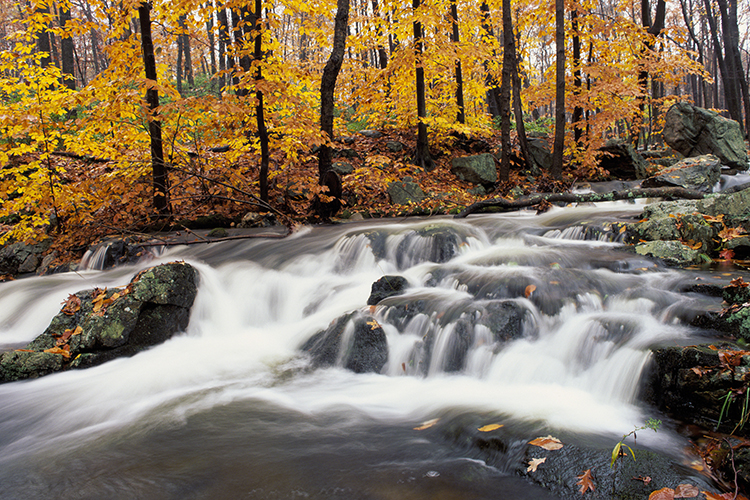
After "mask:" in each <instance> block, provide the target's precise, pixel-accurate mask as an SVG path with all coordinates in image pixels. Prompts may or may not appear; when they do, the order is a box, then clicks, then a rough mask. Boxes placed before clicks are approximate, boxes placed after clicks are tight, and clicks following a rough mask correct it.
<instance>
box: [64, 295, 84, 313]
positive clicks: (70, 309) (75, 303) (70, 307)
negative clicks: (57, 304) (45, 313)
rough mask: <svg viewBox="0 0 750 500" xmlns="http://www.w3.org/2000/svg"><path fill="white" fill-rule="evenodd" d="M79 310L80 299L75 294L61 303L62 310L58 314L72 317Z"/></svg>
mask: <svg viewBox="0 0 750 500" xmlns="http://www.w3.org/2000/svg"><path fill="white" fill-rule="evenodd" d="M80 310H81V299H80V298H78V296H77V295H75V294H72V293H71V294H70V295H68V298H67V299H66V300H65V302H63V308H62V310H61V311H60V312H62V313H63V314H65V315H67V316H73V315H74V314H75V313H77V312H78V311H80Z"/></svg>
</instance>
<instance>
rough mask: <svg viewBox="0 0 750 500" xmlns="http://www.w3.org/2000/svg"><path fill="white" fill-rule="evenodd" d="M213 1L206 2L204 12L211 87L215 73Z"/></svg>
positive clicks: (213, 84)
mask: <svg viewBox="0 0 750 500" xmlns="http://www.w3.org/2000/svg"><path fill="white" fill-rule="evenodd" d="M213 11H214V9H213V1H212V2H210V3H206V12H207V13H208V19H207V20H206V36H207V37H208V51H209V57H210V61H211V89H214V88H215V86H216V81H215V80H214V76H215V75H216V37H214V15H213Z"/></svg>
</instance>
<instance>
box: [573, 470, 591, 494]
mask: <svg viewBox="0 0 750 500" xmlns="http://www.w3.org/2000/svg"><path fill="white" fill-rule="evenodd" d="M576 477H577V478H578V482H577V483H576V484H577V485H579V486H580V488H579V490H578V491H580V492H581V495H585V494H586V492H587V491H594V490H596V486H595V485H594V478H593V476H592V475H591V469H586V470H585V471H583V472H582V473H581V474H580V475H578V476H576Z"/></svg>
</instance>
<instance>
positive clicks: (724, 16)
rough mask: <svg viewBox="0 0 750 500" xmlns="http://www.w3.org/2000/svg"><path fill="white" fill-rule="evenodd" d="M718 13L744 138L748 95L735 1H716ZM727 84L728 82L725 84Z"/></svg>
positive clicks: (749, 116)
mask: <svg viewBox="0 0 750 500" xmlns="http://www.w3.org/2000/svg"><path fill="white" fill-rule="evenodd" d="M717 3H718V4H719V11H720V12H721V30H722V32H723V34H724V54H725V56H726V57H725V64H726V67H727V76H728V77H729V81H730V82H731V85H733V86H734V88H733V90H732V92H734V93H735V95H736V96H737V97H736V100H737V108H738V109H737V117H736V118H735V120H737V121H738V122H739V123H740V125H743V122H742V111H741V110H742V106H741V105H740V102H739V101H740V95H742V100H743V101H744V104H745V123H744V127H743V128H744V129H745V136H746V137H747V135H748V132H749V131H750V95H748V86H747V80H745V78H744V76H745V75H744V70H743V68H742V56H741V55H740V32H739V26H738V24H737V0H717ZM726 84H729V82H726Z"/></svg>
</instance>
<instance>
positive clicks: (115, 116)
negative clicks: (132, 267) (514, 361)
mask: <svg viewBox="0 0 750 500" xmlns="http://www.w3.org/2000/svg"><path fill="white" fill-rule="evenodd" d="M0 1H2V6H3V9H2V11H1V12H0V16H2V17H3V19H2V21H1V22H0V30H2V31H0V37H1V38H0V50H1V52H0V95H1V96H2V108H0V115H1V116H2V121H1V122H0V124H1V128H0V165H2V175H0V184H1V186H2V191H1V192H0V202H1V203H2V204H1V205H0V217H2V220H3V221H4V223H5V224H7V225H8V227H7V229H8V230H7V231H6V232H5V233H4V236H3V239H4V240H5V241H7V240H8V239H9V238H16V239H19V240H32V239H38V238H39V237H40V235H43V234H44V231H50V230H52V229H54V230H56V231H58V232H60V233H62V234H65V233H66V231H72V230H73V229H74V228H82V227H98V228H99V229H98V232H105V231H106V230H107V227H108V225H109V226H116V227H117V228H127V227H133V228H134V227H144V226H146V225H147V223H148V221H151V220H154V215H155V213H156V210H155V209H154V206H153V203H152V202H153V200H155V199H156V200H159V199H162V200H163V199H168V201H169V207H170V209H171V211H172V213H173V214H174V215H173V217H174V218H180V217H194V216H196V215H200V214H202V213H212V214H227V215H230V214H232V213H235V212H236V210H237V206H242V207H244V208H245V209H250V208H253V207H254V208H255V209H259V210H263V211H267V210H271V211H275V212H277V213H279V214H282V213H290V212H294V211H295V210H297V211H298V210H300V208H299V207H295V205H294V203H292V202H291V201H290V199H292V198H295V196H292V195H290V193H302V194H301V196H302V197H303V198H304V197H305V196H307V199H308V200H309V199H312V197H313V196H315V195H316V194H319V193H320V190H321V187H320V186H319V182H318V180H319V179H318V164H317V162H316V160H317V153H318V150H319V148H320V147H321V146H326V145H330V144H331V141H332V138H333V139H335V138H336V137H341V136H346V135H348V134H351V133H353V132H356V131H358V130H361V129H364V128H367V129H387V130H400V131H404V133H408V134H410V135H413V136H414V137H416V135H417V130H418V129H421V130H425V129H426V130H427V132H428V135H429V141H428V142H429V146H427V147H428V150H425V151H422V153H423V154H440V151H441V149H445V148H447V147H450V144H451V141H453V140H455V138H456V137H465V136H479V137H486V136H490V135H493V134H495V131H496V130H500V129H501V127H502V125H503V121H506V122H507V118H505V117H507V116H510V120H512V121H514V122H517V121H519V120H520V121H521V123H522V124H523V123H524V122H525V124H526V129H529V130H537V131H538V130H542V131H545V132H546V133H547V134H548V135H549V137H550V138H551V137H553V136H554V132H555V128H558V130H559V126H558V127H555V124H554V120H553V116H554V113H555V108H556V106H555V104H556V92H557V91H558V89H559V88H560V87H559V84H558V82H556V74H557V73H559V71H557V69H556V60H557V59H558V58H557V57H556V50H557V49H556V43H555V40H556V39H557V40H558V41H559V40H562V44H561V45H560V47H559V50H560V51H562V52H561V53H562V54H563V55H564V56H565V58H564V65H563V66H561V69H560V70H561V71H562V72H563V73H562V74H561V77H562V78H563V84H564V101H563V100H562V99H558V100H559V101H560V102H561V103H563V102H564V109H562V110H561V112H562V111H564V113H562V114H558V120H559V119H562V120H563V121H566V122H567V125H566V126H565V127H564V135H561V137H564V143H563V157H564V161H565V169H566V174H565V175H569V176H570V177H583V176H585V177H588V178H592V177H594V178H595V177H597V176H599V175H602V174H603V173H604V172H602V171H601V169H600V167H599V166H598V164H597V160H596V150H597V149H598V148H599V147H600V146H602V145H603V144H604V142H605V141H606V140H607V139H609V138H612V137H619V138H622V139H625V140H627V141H630V142H632V143H634V144H640V145H641V146H643V145H644V144H645V145H647V146H648V145H651V144H656V143H658V141H659V131H660V128H661V119H662V117H663V116H664V111H665V110H666V108H667V107H668V106H669V105H670V104H671V103H673V102H675V101H676V100H679V99H688V100H692V101H694V102H696V103H697V104H699V105H703V106H705V107H710V108H717V109H721V110H724V109H726V110H728V112H729V113H731V114H732V117H734V118H735V119H738V121H740V122H742V123H743V124H744V123H745V118H743V117H747V116H748V114H750V113H748V111H750V100H749V99H750V98H749V97H748V91H747V71H748V70H747V66H748V65H747V47H746V45H747V43H748V42H747V40H746V39H744V38H741V37H739V35H738V33H739V32H738V30H737V27H738V26H745V25H746V24H747V22H748V12H745V11H743V10H742V8H740V7H738V5H737V2H736V0H703V1H700V0H680V2H679V4H677V3H675V2H668V3H666V4H665V3H664V1H663V0H655V1H654V2H653V4H652V2H649V1H648V0H642V1H640V2H638V1H635V0H566V1H561V2H558V3H559V4H560V6H558V7H563V8H562V11H561V10H560V8H558V9H556V8H555V4H554V3H550V2H539V1H537V0H512V1H508V0H505V1H504V2H503V1H501V0H485V1H483V2H467V1H465V0H420V1H419V2H416V1H415V2H413V3H404V2H395V1H393V0H370V1H367V0H351V2H350V8H349V17H348V34H347V36H346V44H345V47H346V49H345V52H344V58H343V61H342V65H341V70H340V73H339V75H338V79H337V80H336V85H335V92H334V101H335V111H334V116H335V118H334V123H333V134H332V135H330V134H329V133H327V132H325V131H323V130H321V126H320V123H321V121H320V120H321V115H320V112H321V76H322V74H323V68H324V66H325V64H326V62H327V61H328V60H329V57H330V55H331V51H332V50H333V47H334V22H335V16H336V12H337V2H336V0H321V1H319V2H314V3H313V2H306V1H304V0H303V1H293V0H266V1H265V2H260V1H255V2H250V1H249V0H244V1H240V0H227V1H220V0H207V1H197V0H170V1H169V2H167V1H165V0H152V1H151V2H150V3H148V4H145V3H142V2H141V1H140V0H125V1H121V2H109V1H108V0H32V1H31V2H26V1H24V2H20V1H17V2H14V1H11V0H0ZM144 5H148V7H149V9H148V13H149V14H150V21H151V29H150V31H151V39H152V43H153V53H154V58H155V69H156V75H155V76H154V75H152V74H151V73H150V72H149V73H148V75H147V68H146V67H145V66H144V57H143V56H144V55H143V52H142V41H143V36H142V34H143V33H146V31H144V29H143V27H142V25H141V23H142V21H143V17H140V18H139V9H140V13H141V15H143V14H144V12H145V11H144V7H143V6H144ZM503 8H505V9H506V11H505V12H503ZM659 9H662V10H659ZM556 11H557V15H558V19H557V22H556ZM560 12H562V16H563V17H562V19H561V18H560V17H559V16H560ZM504 14H505V16H504ZM655 22H658V23H659V25H658V29H655V28H654V26H655ZM417 26H418V27H419V28H420V29H419V31H417V30H416V27H417ZM509 30H510V31H511V32H508V31H509ZM561 31H562V32H561ZM556 35H557V36H556ZM509 37H510V39H511V40H512V41H513V42H514V43H511V44H508V43H507V42H508V41H509ZM507 47H510V48H511V49H512V51H513V53H512V54H504V51H505V50H511V49H507ZM743 57H744V59H743ZM504 66H505V68H504ZM509 66H512V67H510V68H509ZM504 70H505V73H503V71H504ZM418 76H419V78H417V77H418ZM511 77H513V78H514V80H513V81H514V82H517V84H514V85H512V90H511V86H510V83H508V82H511V79H510V78H511ZM420 79H421V80H422V81H423V83H422V84H421V85H419V84H416V85H415V82H418V81H420ZM499 82H506V85H507V87H506V90H504V91H503V92H502V93H501V92H499V91H500V89H499ZM743 83H744V85H743ZM418 87H419V88H420V89H421V90H422V91H423V92H424V109H421V107H422V105H421V101H420V106H417V102H418V100H417V90H418ZM155 93H158V96H159V102H158V105H154V102H155V101H153V99H152V98H149V97H148V96H152V95H153V94H155ZM497 99H500V100H502V101H505V102H504V107H502V109H504V110H505V111H504V112H503V113H502V114H501V113H500V111H499V110H500V108H499V107H498V106H497V103H496V102H495V101H496V100H497ZM510 99H516V100H517V101H516V102H515V105H514V106H511V105H510ZM510 110H513V111H512V112H511V111H510ZM520 115H523V116H520ZM560 116H562V118H560ZM572 121H574V123H571V122H572ZM154 123H158V124H159V125H160V131H161V141H162V147H163V162H164V164H165V165H166V168H167V175H168V177H169V178H168V179H166V180H165V182H163V183H162V184H157V186H159V185H163V186H164V188H165V189H168V191H169V192H168V193H163V195H164V196H166V198H160V197H159V196H160V193H159V192H158V187H157V188H156V189H155V188H154V183H152V182H151V179H152V174H153V172H152V165H153V162H152V157H151V150H152V147H151V146H152V142H151V136H150V132H149V130H150V128H151V129H153V126H154ZM506 130H507V129H506ZM518 130H523V128H519V129H518ZM514 144H517V141H515V143H514ZM512 147H515V146H512ZM216 151H221V153H215V152H216ZM414 153H415V151H412V152H411V154H412V156H413V155H414ZM416 153H419V151H416ZM62 155H67V156H62ZM71 157H73V158H77V159H78V161H77V162H76V163H75V164H72V163H66V161H65V159H66V158H71ZM381 159H382V158H381ZM391 160H392V159H391ZM81 161H84V162H85V168H84V167H81V165H82V163H81ZM378 161H379V160H378V159H377V157H376V156H374V157H373V158H369V159H367V160H366V162H365V163H367V166H370V167H372V166H373V164H374V163H377V162H378ZM388 161H389V160H388V159H387V158H385V159H382V164H383V165H385V164H386V163H388ZM420 161H421V164H422V166H424V159H423V158H422V159H421V160H419V159H418V162H417V163H420ZM407 165H409V167H408V168H418V167H414V165H413V162H408V161H404V162H393V161H392V162H391V163H390V168H391V170H390V171H387V169H383V168H380V169H377V168H375V167H373V168H374V170H373V169H370V170H367V171H364V170H363V171H357V172H355V176H354V177H353V179H355V181H352V184H351V185H350V186H349V187H350V188H351V189H353V190H356V189H360V190H364V189H367V188H366V186H369V184H368V182H370V181H372V180H373V178H374V177H373V176H375V177H377V176H380V177H383V178H386V179H390V178H395V177H396V176H398V175H400V173H402V172H405V171H407V170H408V168H407ZM381 166H382V165H381ZM431 175H435V176H440V175H441V174H440V172H438V171H437V170H436V171H435V172H434V174H431ZM368 179H369V180H368ZM345 188H346V185H345ZM155 191H157V192H155ZM269 193H270V194H269ZM274 193H275V196H276V197H274ZM456 200H457V203H460V202H463V201H466V200H465V199H464V198H461V197H460V196H459V197H458V198H456ZM158 208H159V207H157V209H158ZM162 208H163V207H162ZM162 211H163V210H162ZM105 221H106V222H105ZM110 229H111V228H110ZM94 233H97V231H94V232H93V233H92V234H94Z"/></svg>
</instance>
